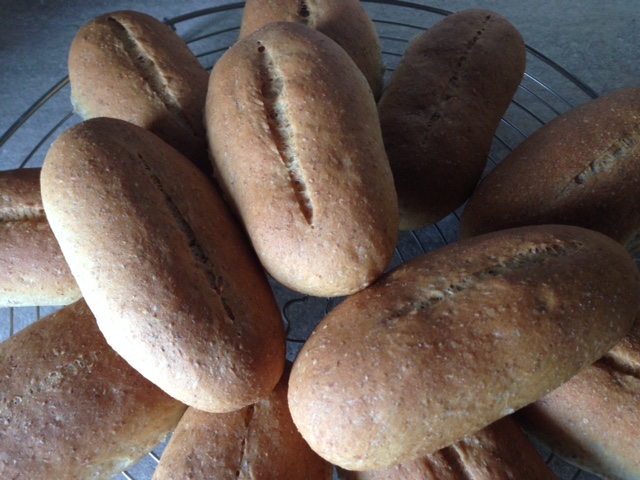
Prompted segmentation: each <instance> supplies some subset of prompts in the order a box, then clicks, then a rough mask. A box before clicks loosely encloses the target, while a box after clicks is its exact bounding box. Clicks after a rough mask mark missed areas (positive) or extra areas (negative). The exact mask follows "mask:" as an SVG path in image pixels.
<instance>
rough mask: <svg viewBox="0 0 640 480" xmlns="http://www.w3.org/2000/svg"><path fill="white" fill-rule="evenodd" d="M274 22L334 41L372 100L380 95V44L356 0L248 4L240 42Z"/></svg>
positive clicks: (254, 1) (253, 1) (276, 0)
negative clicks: (300, 27) (299, 26)
mask: <svg viewBox="0 0 640 480" xmlns="http://www.w3.org/2000/svg"><path fill="white" fill-rule="evenodd" d="M273 22H294V23H299V24H302V25H306V26H308V27H310V28H313V29H315V30H317V31H319V32H322V33H323V34H325V35H326V36H328V37H329V38H331V39H332V40H334V41H335V42H336V43H337V44H338V45H340V46H341V47H342V48H343V49H344V50H345V51H346V52H347V53H348V54H349V56H350V57H351V58H352V59H353V61H354V62H355V64H356V65H357V66H358V68H359V69H360V71H361V72H362V73H363V74H364V76H365V77H366V79H367V81H368V82H369V86H370V88H371V91H372V92H373V95H374V97H375V98H379V97H380V95H382V89H383V86H384V70H385V69H384V65H383V63H382V52H381V50H380V40H379V38H378V33H377V32H376V28H375V25H374V23H373V21H372V20H371V18H370V17H369V14H368V13H367V11H366V10H365V8H364V6H363V5H362V3H361V2H360V1H359V0H303V1H297V2H296V1H291V0H269V1H265V0H249V1H247V2H246V3H245V6H244V8H243V10H242V23H241V26H240V39H242V38H244V37H246V36H247V35H250V34H251V33H253V32H255V31H256V30H259V29H260V28H262V27H264V26H265V25H267V24H269V23H273Z"/></svg>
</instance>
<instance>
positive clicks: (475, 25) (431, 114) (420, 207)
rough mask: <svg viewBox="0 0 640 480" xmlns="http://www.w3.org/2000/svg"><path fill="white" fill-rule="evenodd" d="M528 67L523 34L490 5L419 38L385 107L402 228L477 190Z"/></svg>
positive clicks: (437, 215)
mask: <svg viewBox="0 0 640 480" xmlns="http://www.w3.org/2000/svg"><path fill="white" fill-rule="evenodd" d="M525 64H526V50H525V44H524V40H523V39H522V36H521V34H520V32H519V31H518V30H517V29H516V27H515V26H513V25H512V24H511V23H510V22H509V21H508V20H506V19H505V18H503V17H502V16H500V15H499V14H497V13H496V12H492V11H488V10H463V11H460V12H456V13H454V14H452V15H449V16H447V17H445V18H444V19H443V20H441V21H440V22H438V23H437V24H436V25H434V26H433V27H432V28H430V29H429V30H427V31H426V32H424V33H422V34H420V35H419V36H417V37H416V38H414V39H413V40H412V42H411V43H410V44H409V46H408V48H407V50H406V52H405V54H404V56H403V58H402V60H401V62H400V64H399V65H398V68H397V69H396V70H395V72H394V74H393V76H392V77H391V80H390V81H389V85H388V86H387V87H386V89H385V91H384V93H383V95H382V98H381V99H380V102H379V104H378V111H379V113H380V123H381V127H382V135H383V138H384V144H385V148H386V151H387V155H388V156H389V162H390V164H391V169H392V171H393V175H394V180H395V185H396V190H397V193H398V204H399V209H400V228H401V229H403V230H417V229H420V228H423V227H426V226H428V225H431V224H433V223H435V222H437V221H439V220H441V219H442V218H444V217H445V216H447V215H448V214H450V213H451V212H453V211H454V210H455V209H456V208H458V207H459V206H461V205H462V204H463V203H464V201H465V200H466V199H467V198H468V197H469V195H471V192H472V191H473V188H474V187H475V185H476V183H477V182H478V180H479V179H480V177H481V175H482V172H483V170H484V168H485V165H486V163H487V158H488V154H489V150H490V148H491V142H492V141H493V136H494V134H495V132H496V129H497V128H498V124H499V123H500V120H501V118H502V116H503V115H504V114H505V112H506V110H507V108H508V106H509V104H510V102H511V100H512V98H513V96H514V94H515V92H516V90H517V88H518V85H519V84H520V81H521V80H522V76H523V74H524V70H525Z"/></svg>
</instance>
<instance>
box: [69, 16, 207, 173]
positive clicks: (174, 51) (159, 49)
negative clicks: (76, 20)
mask: <svg viewBox="0 0 640 480" xmlns="http://www.w3.org/2000/svg"><path fill="white" fill-rule="evenodd" d="M208 80H209V75H208V74H207V71H206V70H205V69H204V67H203V66H202V65H201V64H200V62H199V60H198V59H197V58H196V56H195V55H194V54H193V52H191V50H190V49H189V47H188V46H187V44H186V43H185V42H184V40H182V39H181V38H180V37H179V36H178V34H177V33H176V32H174V31H173V30H172V29H171V28H170V27H169V26H168V25H165V24H164V23H162V22H161V21H160V20H157V19H156V18H154V17H152V16H150V15H147V14H144V13H141V12H134V11H118V12H112V13H107V14H104V15H100V16H98V17H96V18H94V19H93V20H91V21H89V22H87V23H86V24H85V25H84V26H83V27H82V28H81V29H80V30H79V31H78V33H77V34H76V36H75V38H74V39H73V42H72V43H71V48H70V50H69V82H70V84H71V102H72V104H73V106H74V109H75V111H76V113H78V114H79V115H80V116H81V117H82V118H83V119H85V120H86V119H89V118H95V117H112V118H119V119H122V120H126V121H128V122H131V123H134V124H136V125H138V126H140V127H143V128H146V129H147V130H149V131H151V132H153V133H154V134H156V135H158V136H159V137H160V138H162V139H163V140H164V141H165V142H167V143H168V144H169V145H171V146H172V147H174V148H175V149H177V150H178V151H180V152H181V153H182V154H183V155H185V156H186V157H187V158H189V160H191V161H192V162H194V163H195V164H196V165H198V167H199V168H201V169H203V170H204V171H205V172H210V171H211V164H210V162H209V157H208V152H207V143H206V135H205V129H204V124H203V121H202V111H203V109H204V102H205V97H206V94H207V82H208Z"/></svg>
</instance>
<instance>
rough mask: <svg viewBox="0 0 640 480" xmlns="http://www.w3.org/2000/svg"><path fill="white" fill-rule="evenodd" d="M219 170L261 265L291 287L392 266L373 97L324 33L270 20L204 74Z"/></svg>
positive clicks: (320, 289) (339, 285)
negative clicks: (208, 80) (209, 71)
mask: <svg viewBox="0 0 640 480" xmlns="http://www.w3.org/2000/svg"><path fill="white" fill-rule="evenodd" d="M206 123H207V129H208V137H209V143H210V148H211V153H212V156H213V161H214V172H215V175H216V178H217V179H218V181H219V182H220V184H221V185H222V188H223V190H224V191H225V194H226V196H227V199H228V200H229V202H230V203H231V204H232V205H233V206H234V208H235V209H236V211H237V212H238V213H239V215H240V217H241V218H242V221H243V223H244V225H245V228H246V230H247V232H248V234H249V236H250V238H251V240H252V243H253V246H254V248H255V250H256V252H257V254H258V257H259V258H260V260H261V262H262V264H263V265H264V267H265V269H266V270H267V271H268V272H269V273H270V274H271V275H272V276H273V277H274V278H275V279H276V280H277V281H279V282H280V283H282V284H283V285H285V286H287V287H288V288H290V289H292V290H296V291H299V292H303V293H308V294H311V295H315V296H324V297H330V296H340V295H347V294H349V293H353V292H354V291H357V290H360V289H362V288H364V287H365V286H366V285H368V284H370V283H371V282H372V281H373V280H375V279H376V278H377V277H378V276H379V275H380V274H381V273H382V272H383V271H384V269H385V268H386V267H387V266H388V265H389V263H390V261H391V258H392V256H393V252H394V248H395V245H396V240H397V234H398V212H397V199H396V194H395V189H394V186H393V178H392V175H391V171H390V169H389V163H388V160H387V157H386V154H385V152H384V147H383V144H382V137H381V134H380V126H379V122H378V117H377V112H376V106H375V102H374V100H373V98H372V97H371V95H370V94H369V93H368V87H367V85H366V82H365V80H364V77H363V76H362V74H361V73H360V72H359V71H358V70H357V68H356V66H355V64H354V63H353V61H352V60H351V59H350V58H349V56H348V55H347V54H346V53H345V52H344V50H342V49H341V48H340V47H339V46H338V45H337V44H336V43H335V42H334V41H333V40H331V39H330V38H328V37H327V36H325V35H323V34H322V33H320V32H317V31H315V30H313V29H310V28H307V27H305V26H304V25H300V24H296V23H287V22H277V23H271V24H269V25H267V26H265V27H263V28H261V29H260V30H258V31H256V32H254V33H252V34H251V35H249V36H247V37H245V38H244V39H243V40H241V41H239V42H238V43H236V44H235V45H234V46H233V47H232V48H230V49H229V50H228V51H227V52H226V53H225V55H224V56H223V57H222V58H221V59H220V60H219V61H218V62H217V63H216V65H215V66H214V68H213V71H212V73H211V81H210V84H209V91H208V94H207V104H206Z"/></svg>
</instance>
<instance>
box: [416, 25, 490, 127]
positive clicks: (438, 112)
mask: <svg viewBox="0 0 640 480" xmlns="http://www.w3.org/2000/svg"><path fill="white" fill-rule="evenodd" d="M490 21H491V15H487V16H486V17H485V18H484V21H483V22H482V24H481V26H480V27H479V28H478V30H477V32H476V34H475V35H474V36H473V37H472V38H471V40H469V41H468V42H467V44H466V46H465V49H464V53H463V54H462V55H461V56H460V58H459V59H458V63H457V64H456V67H455V69H454V71H453V73H452V74H451V76H450V77H449V80H448V81H447V86H446V87H445V89H444V91H443V92H442V96H441V97H440V101H439V102H438V104H437V105H436V107H435V109H434V110H433V113H432V114H431V117H430V118H429V121H428V122H427V125H426V127H425V131H427V132H428V131H430V129H431V128H432V127H433V125H434V124H435V123H437V122H438V120H440V118H442V115H443V111H444V109H445V108H446V105H447V103H448V102H449V100H451V99H452V98H453V97H454V93H455V91H456V89H457V88H458V83H459V80H460V78H461V77H462V72H463V71H464V69H465V67H466V64H467V60H469V57H470V53H471V51H472V50H473V48H474V47H475V46H476V44H477V43H478V40H480V37H481V36H482V34H483V33H484V31H485V30H486V28H487V25H488V24H489V22H490Z"/></svg>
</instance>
